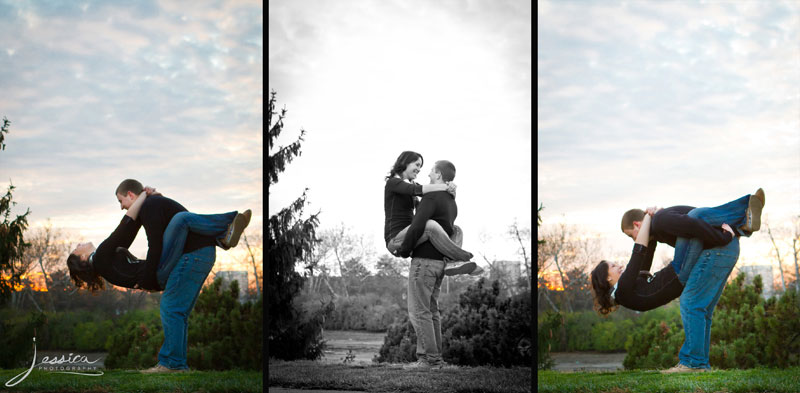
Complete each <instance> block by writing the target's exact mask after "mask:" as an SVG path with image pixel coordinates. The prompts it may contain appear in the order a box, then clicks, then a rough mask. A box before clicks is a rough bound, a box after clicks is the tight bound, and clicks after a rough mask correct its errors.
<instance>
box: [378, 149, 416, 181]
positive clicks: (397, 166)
mask: <svg viewBox="0 0 800 393" xmlns="http://www.w3.org/2000/svg"><path fill="white" fill-rule="evenodd" d="M417 160H422V163H423V164H424V163H425V159H424V158H422V154H419V153H417V152H415V151H404V152H402V153H400V157H397V161H395V162H394V165H393V166H392V169H391V170H390V171H389V175H388V176H386V179H387V180H388V179H389V178H390V177H392V176H394V175H399V174H401V173H403V171H405V170H406V167H408V164H411V163H412V162H414V161H417Z"/></svg>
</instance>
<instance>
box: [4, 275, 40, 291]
mask: <svg viewBox="0 0 800 393" xmlns="http://www.w3.org/2000/svg"><path fill="white" fill-rule="evenodd" d="M2 277H3V279H4V280H10V279H11V275H9V274H7V273H5V272H3V274H2ZM19 278H20V280H22V281H25V280H28V282H27V283H26V282H22V283H19V284H14V288H13V290H14V291H15V292H20V291H22V290H24V289H25V288H27V287H30V289H31V290H32V291H36V292H47V284H46V281H45V278H44V273H42V272H28V273H25V274H23V275H21V276H19Z"/></svg>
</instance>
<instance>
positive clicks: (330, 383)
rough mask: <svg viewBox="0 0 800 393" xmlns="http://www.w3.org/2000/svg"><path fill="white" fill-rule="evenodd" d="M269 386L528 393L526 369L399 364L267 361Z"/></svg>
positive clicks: (423, 392)
mask: <svg viewBox="0 0 800 393" xmlns="http://www.w3.org/2000/svg"><path fill="white" fill-rule="evenodd" d="M268 373H269V383H268V385H269V386H274V387H283V388H296V389H330V390H363V391H367V392H399V391H402V392H419V393H430V392H436V393H456V392H475V393H477V392H497V393H514V392H530V391H531V387H532V386H533V380H532V378H533V370H532V369H531V368H530V367H515V368H494V367H458V368H454V369H440V370H403V367H402V365H401V364H392V365H387V364H366V363H359V364H341V363H320V362H313V361H308V360H299V361H293V362H286V361H279V360H270V362H269V371H268Z"/></svg>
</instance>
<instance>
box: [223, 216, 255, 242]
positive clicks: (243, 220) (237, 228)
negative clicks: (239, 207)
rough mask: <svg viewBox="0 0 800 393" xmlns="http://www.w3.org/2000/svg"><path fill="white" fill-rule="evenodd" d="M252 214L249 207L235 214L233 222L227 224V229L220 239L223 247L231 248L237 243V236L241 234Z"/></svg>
mask: <svg viewBox="0 0 800 393" xmlns="http://www.w3.org/2000/svg"><path fill="white" fill-rule="evenodd" d="M252 214H253V213H252V212H251V211H250V209H247V210H245V211H244V212H243V213H239V214H237V215H236V218H234V219H233V222H232V223H231V224H230V225H228V230H227V231H226V232H225V237H224V238H223V239H222V244H224V245H225V247H228V248H233V247H236V245H237V244H239V236H241V235H242V232H244V229H245V228H246V227H247V224H249V223H250V216H251V215H252Z"/></svg>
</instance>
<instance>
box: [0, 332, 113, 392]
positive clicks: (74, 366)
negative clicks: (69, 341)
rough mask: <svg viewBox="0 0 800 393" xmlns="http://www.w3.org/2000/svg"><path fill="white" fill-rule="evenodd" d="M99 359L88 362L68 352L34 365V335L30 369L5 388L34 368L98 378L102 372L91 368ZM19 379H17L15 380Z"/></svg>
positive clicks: (44, 358) (43, 359)
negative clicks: (92, 371)
mask: <svg viewBox="0 0 800 393" xmlns="http://www.w3.org/2000/svg"><path fill="white" fill-rule="evenodd" d="M99 360H100V358H98V359H96V360H94V361H90V360H89V359H88V358H86V356H83V355H75V356H73V354H72V353H71V352H70V354H69V356H64V355H61V358H59V357H58V356H53V357H52V359H51V358H50V357H48V356H45V357H43V358H42V361H41V362H39V363H36V334H35V333H34V336H33V360H32V361H31V367H30V368H29V369H28V370H27V371H24V372H22V373H20V374H18V375H17V376H15V377H14V378H11V379H9V380H8V382H6V384H5V385H6V387H12V386H15V385H16V384H18V383H20V382H22V381H24V380H25V378H27V377H28V375H29V374H30V373H31V371H33V369H34V367H36V368H38V369H39V370H44V371H51V372H55V373H60V374H75V375H86V376H89V377H99V376H101V375H103V371H102V370H97V366H91V365H92V364H94V363H97V362H98V361H99ZM83 363H87V364H89V366H83V365H82V364H83ZM83 370H94V371H97V373H90V372H82V371H83ZM17 378H19V379H17Z"/></svg>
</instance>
